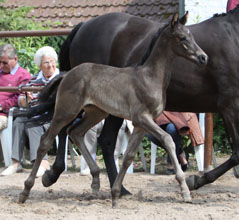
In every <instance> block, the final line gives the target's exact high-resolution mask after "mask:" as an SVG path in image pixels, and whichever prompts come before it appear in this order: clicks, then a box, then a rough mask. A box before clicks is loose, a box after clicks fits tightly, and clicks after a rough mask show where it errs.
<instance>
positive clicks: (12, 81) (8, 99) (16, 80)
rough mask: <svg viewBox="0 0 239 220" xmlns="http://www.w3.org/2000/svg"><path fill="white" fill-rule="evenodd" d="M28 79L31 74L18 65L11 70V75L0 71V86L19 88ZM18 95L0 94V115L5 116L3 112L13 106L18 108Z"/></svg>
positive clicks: (12, 93) (16, 93)
mask: <svg viewBox="0 0 239 220" xmlns="http://www.w3.org/2000/svg"><path fill="white" fill-rule="evenodd" d="M30 79H31V74H30V73H29V72H28V71H27V70H25V69H24V68H22V67H20V66H19V65H18V64H17V65H16V66H15V67H14V68H13V70H12V71H11V73H3V72H2V70H1V69H0V86H8V87H13V86H19V85H21V84H26V83H27V82H28V81H29V80H30ZM19 94H20V93H19V92H15V93H14V92H0V104H1V105H2V111H1V112H0V115H6V114H5V113H4V112H5V111H8V110H9V109H10V108H11V107H13V106H18V96H19Z"/></svg>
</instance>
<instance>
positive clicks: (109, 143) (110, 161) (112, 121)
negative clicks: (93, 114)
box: [99, 115, 130, 195]
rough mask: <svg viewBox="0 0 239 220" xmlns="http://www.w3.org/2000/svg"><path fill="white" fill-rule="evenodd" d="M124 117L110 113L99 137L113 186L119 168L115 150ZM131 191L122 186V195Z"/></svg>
mask: <svg viewBox="0 0 239 220" xmlns="http://www.w3.org/2000/svg"><path fill="white" fill-rule="evenodd" d="M122 123H123V119H122V118H117V117H115V116H112V115H109V116H108V117H107V118H106V119H105V123H104V126H103V129H102V131H101V134H100V137H99V145H100V147H101V149H102V154H103V157H104V162H105V166H106V171H107V174H108V178H109V181H110V187H111V188H112V186H113V184H114V181H115V179H116V177H117V174H118V172H117V168H116V165H115V161H114V151H115V145H116V140H117V135H118V132H119V129H120V127H121V126H122ZM128 194H130V192H129V191H128V190H127V189H125V188H124V187H123V186H122V188H121V195H128Z"/></svg>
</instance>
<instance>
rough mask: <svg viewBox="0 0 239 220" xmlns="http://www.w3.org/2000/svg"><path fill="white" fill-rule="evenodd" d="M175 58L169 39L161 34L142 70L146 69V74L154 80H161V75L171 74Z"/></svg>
mask: <svg viewBox="0 0 239 220" xmlns="http://www.w3.org/2000/svg"><path fill="white" fill-rule="evenodd" d="M175 57H176V55H175V53H174V52H173V50H172V46H171V39H169V38H167V37H166V36H165V33H162V34H161V35H160V36H159V38H158V39H157V41H156V43H155V45H154V47H153V50H152V52H151V54H150V56H149V57H148V59H147V60H146V62H145V63H144V65H143V66H142V68H148V70H149V71H147V72H148V74H149V75H150V76H151V77H154V78H158V77H159V78H160V79H161V78H162V77H163V75H165V74H169V76H170V73H171V70H172V61H173V59H174V58H175Z"/></svg>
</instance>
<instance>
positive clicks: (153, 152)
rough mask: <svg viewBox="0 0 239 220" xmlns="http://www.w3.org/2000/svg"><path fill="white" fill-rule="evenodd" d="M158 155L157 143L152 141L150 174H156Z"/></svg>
mask: <svg viewBox="0 0 239 220" xmlns="http://www.w3.org/2000/svg"><path fill="white" fill-rule="evenodd" d="M156 155H157V145H155V144H154V143H153V142H151V163H150V174H155V163H156Z"/></svg>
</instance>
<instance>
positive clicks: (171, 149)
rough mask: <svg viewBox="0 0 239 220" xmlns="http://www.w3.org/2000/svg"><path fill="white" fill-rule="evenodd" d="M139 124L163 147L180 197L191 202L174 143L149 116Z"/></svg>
mask: <svg viewBox="0 0 239 220" xmlns="http://www.w3.org/2000/svg"><path fill="white" fill-rule="evenodd" d="M141 122H142V126H143V128H144V129H145V130H146V131H147V132H149V133H150V134H151V135H153V136H154V137H156V138H157V139H158V140H159V141H160V143H161V144H162V145H163V147H164V148H165V149H166V150H167V152H168V154H169V156H170V158H171V161H172V163H173V166H174V169H175V173H176V176H175V178H176V180H177V181H178V183H179V185H180V188H181V193H182V197H183V199H184V201H185V202H189V201H191V196H190V192H189V189H188V186H187V184H186V180H185V175H184V172H183V171H182V168H181V166H180V164H179V162H178V159H177V156H176V152H175V143H174V142H173V139H172V137H171V136H170V135H169V134H168V133H167V132H165V131H164V130H163V129H162V128H160V127H159V126H158V125H157V124H156V123H155V122H154V121H153V119H152V118H151V117H150V116H145V117H142V119H141Z"/></svg>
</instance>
